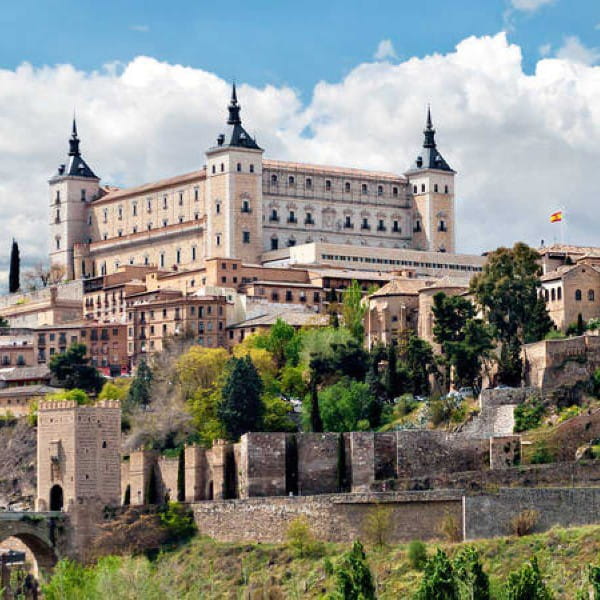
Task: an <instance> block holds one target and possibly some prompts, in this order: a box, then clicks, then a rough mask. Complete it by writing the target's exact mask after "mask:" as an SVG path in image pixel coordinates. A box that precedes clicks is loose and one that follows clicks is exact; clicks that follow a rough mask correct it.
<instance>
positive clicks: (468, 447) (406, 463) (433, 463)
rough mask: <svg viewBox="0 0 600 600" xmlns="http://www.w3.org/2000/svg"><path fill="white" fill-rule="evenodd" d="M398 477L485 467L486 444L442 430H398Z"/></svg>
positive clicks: (487, 446) (487, 448)
mask: <svg viewBox="0 0 600 600" xmlns="http://www.w3.org/2000/svg"><path fill="white" fill-rule="evenodd" d="M397 434H398V437H397V440H398V442H397V443H398V460H397V465H398V477H400V478H402V477H415V476H418V475H427V474H430V473H445V472H454V471H473V470H477V469H482V468H484V467H486V466H488V465H489V442H488V441H487V440H481V439H468V438H466V437H465V436H463V435H461V434H452V433H445V432H443V431H399V432H397Z"/></svg>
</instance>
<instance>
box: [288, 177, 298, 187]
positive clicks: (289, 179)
mask: <svg viewBox="0 0 600 600" xmlns="http://www.w3.org/2000/svg"><path fill="white" fill-rule="evenodd" d="M288 185H290V186H291V187H293V186H295V185H296V180H295V179H294V176H293V175H290V176H289V177H288Z"/></svg>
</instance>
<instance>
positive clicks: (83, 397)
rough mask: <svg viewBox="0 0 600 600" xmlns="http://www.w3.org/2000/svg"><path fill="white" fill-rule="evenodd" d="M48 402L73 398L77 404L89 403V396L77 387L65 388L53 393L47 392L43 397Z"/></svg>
mask: <svg viewBox="0 0 600 600" xmlns="http://www.w3.org/2000/svg"><path fill="white" fill-rule="evenodd" d="M45 400H46V401H49V402H58V401H62V400H74V401H75V402H77V404H78V405H79V406H84V405H86V404H91V402H92V401H91V400H90V397H89V396H88V395H87V394H86V393H85V392H84V391H83V390H80V389H77V388H74V389H72V390H67V391H64V392H55V393H54V394H48V395H47V396H46V398H45Z"/></svg>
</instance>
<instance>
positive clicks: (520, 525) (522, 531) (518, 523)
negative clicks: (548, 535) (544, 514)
mask: <svg viewBox="0 0 600 600" xmlns="http://www.w3.org/2000/svg"><path fill="white" fill-rule="evenodd" d="M539 518H540V513H539V512H538V511H537V510H532V509H526V510H524V511H522V512H520V513H519V514H518V515H516V516H514V517H513V518H512V519H511V520H510V522H509V526H510V532H511V533H512V534H513V535H517V536H519V537H522V536H524V535H528V534H529V533H531V532H532V531H533V530H534V528H535V526H536V525H537V522H538V521H539Z"/></svg>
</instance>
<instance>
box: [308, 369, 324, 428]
mask: <svg viewBox="0 0 600 600" xmlns="http://www.w3.org/2000/svg"><path fill="white" fill-rule="evenodd" d="M309 419H310V430H311V431H313V432H315V433H317V432H320V431H323V419H322V418H321V409H320V407H319V393H318V391H317V374H316V372H315V371H314V370H311V375H310V409H309Z"/></svg>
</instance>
